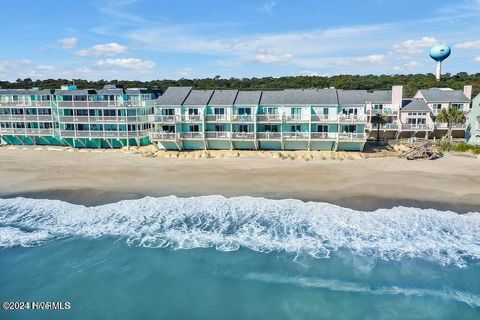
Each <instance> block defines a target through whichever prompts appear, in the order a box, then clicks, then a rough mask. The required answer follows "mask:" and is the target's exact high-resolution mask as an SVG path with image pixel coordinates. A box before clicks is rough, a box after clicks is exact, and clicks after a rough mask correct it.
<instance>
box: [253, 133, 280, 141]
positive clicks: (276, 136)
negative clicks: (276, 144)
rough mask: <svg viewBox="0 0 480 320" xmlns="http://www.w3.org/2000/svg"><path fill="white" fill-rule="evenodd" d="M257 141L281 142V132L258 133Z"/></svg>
mask: <svg viewBox="0 0 480 320" xmlns="http://www.w3.org/2000/svg"><path fill="white" fill-rule="evenodd" d="M257 139H258V140H282V133H281V132H258V133H257Z"/></svg>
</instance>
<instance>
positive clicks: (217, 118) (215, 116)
mask: <svg viewBox="0 0 480 320" xmlns="http://www.w3.org/2000/svg"><path fill="white" fill-rule="evenodd" d="M229 120H230V119H229V117H228V116H227V115H226V114H207V115H206V116H205V121H209V122H210V121H213V122H214V121H229Z"/></svg>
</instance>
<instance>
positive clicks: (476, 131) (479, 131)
mask: <svg viewBox="0 0 480 320" xmlns="http://www.w3.org/2000/svg"><path fill="white" fill-rule="evenodd" d="M475 135H476V136H477V137H480V129H475Z"/></svg>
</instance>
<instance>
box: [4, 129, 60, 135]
mask: <svg viewBox="0 0 480 320" xmlns="http://www.w3.org/2000/svg"><path fill="white" fill-rule="evenodd" d="M0 134H2V135H19V136H52V135H53V129H36V128H35V129H32V128H0Z"/></svg>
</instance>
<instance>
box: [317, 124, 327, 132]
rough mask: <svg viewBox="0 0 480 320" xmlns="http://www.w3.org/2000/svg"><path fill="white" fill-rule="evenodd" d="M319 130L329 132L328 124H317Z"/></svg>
mask: <svg viewBox="0 0 480 320" xmlns="http://www.w3.org/2000/svg"><path fill="white" fill-rule="evenodd" d="M317 131H318V132H328V126H326V125H318V126H317Z"/></svg>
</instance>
